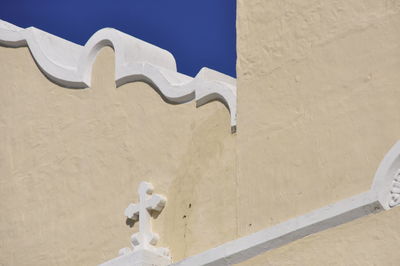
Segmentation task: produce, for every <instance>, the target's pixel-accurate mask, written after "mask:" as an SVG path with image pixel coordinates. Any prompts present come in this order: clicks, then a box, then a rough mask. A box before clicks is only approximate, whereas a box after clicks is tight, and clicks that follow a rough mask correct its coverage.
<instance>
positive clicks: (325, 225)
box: [172, 141, 400, 266]
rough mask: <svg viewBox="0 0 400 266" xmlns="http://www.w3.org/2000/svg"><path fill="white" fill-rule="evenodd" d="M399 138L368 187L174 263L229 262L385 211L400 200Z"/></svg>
mask: <svg viewBox="0 0 400 266" xmlns="http://www.w3.org/2000/svg"><path fill="white" fill-rule="evenodd" d="M399 194H400V141H399V142H397V143H396V144H395V145H394V146H393V147H392V148H391V149H390V151H389V152H388V153H387V154H386V155H385V157H384V158H383V160H382V161H381V163H380V165H379V167H378V170H377V171H376V174H375V178H374V182H373V185H372V187H371V189H370V190H369V191H367V192H364V193H361V194H359V195H356V196H353V197H350V198H347V199H345V200H342V201H339V202H336V203H334V204H330V205H327V206H325V207H323V208H320V209H317V210H315V211H312V212H310V213H307V214H305V215H302V216H298V217H296V218H293V219H290V220H288V221H286V222H283V223H280V224H278V225H275V226H272V227H270V228H266V229H264V230H261V231H258V232H256V233H253V234H251V235H248V236H245V237H242V238H238V239H236V240H233V241H231V242H227V243H225V244H223V245H220V246H218V247H216V248H213V249H210V250H207V251H205V252H203V253H200V254H198V255H195V256H192V257H189V258H186V259H184V260H182V261H180V262H176V263H174V264H172V265H175V266H186V265H187V266H189V265H190V266H200V265H208V266H211V265H213V266H217V265H218V266H220V265H233V264H237V263H240V262H243V261H245V260H248V259H250V258H252V257H255V256H257V255H259V254H261V253H264V252H267V251H269V250H271V249H275V248H278V247H280V246H283V245H285V244H288V243H290V242H293V241H295V240H297V239H300V238H303V237H305V236H307V235H310V234H314V233H318V232H320V231H323V230H326V229H329V228H332V227H335V226H338V225H340V224H343V223H346V222H349V221H352V220H354V219H357V218H360V217H363V216H366V215H368V214H371V213H377V212H380V211H383V210H388V209H390V208H392V207H394V206H396V205H398V204H399V203H400V196H399Z"/></svg>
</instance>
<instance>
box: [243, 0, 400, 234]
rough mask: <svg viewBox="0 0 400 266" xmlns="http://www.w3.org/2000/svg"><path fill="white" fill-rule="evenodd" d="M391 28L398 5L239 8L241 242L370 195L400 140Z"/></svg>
mask: <svg viewBox="0 0 400 266" xmlns="http://www.w3.org/2000/svg"><path fill="white" fill-rule="evenodd" d="M399 25H400V1H358V0H352V1H348V0H343V1H281V0H277V1H264V0H258V1H256V0H253V1H247V0H239V1H238V19H237V26H238V29H237V30H238V134H237V145H238V146H237V156H238V157H237V161H238V164H237V167H238V175H237V180H238V190H239V196H238V199H239V200H238V217H239V218H238V219H239V220H238V225H239V229H238V230H239V234H240V235H246V234H248V233H250V232H253V231H256V230H259V229H261V228H264V227H266V226H270V225H273V224H276V223H277V222H280V221H284V220H287V219H288V218H291V217H294V216H297V215H301V214H304V213H306V212H309V211H311V210H313V209H316V208H318V207H322V206H324V205H327V204H329V203H332V202H335V201H338V200H340V199H344V198H346V197H349V196H352V195H355V194H357V193H360V192H364V191H367V190H368V189H369V187H370V186H371V183H372V179H373V176H374V173H375V170H376V169H377V167H378V164H379V163H380V161H381V160H382V158H383V156H384V155H385V153H386V152H388V150H389V149H390V148H391V146H392V145H393V144H394V143H395V142H396V141H397V140H398V139H400V112H399V107H398V100H399V99H400V90H399V87H400V74H399V73H400V27H399ZM251 206H254V207H251ZM250 224H251V226H250Z"/></svg>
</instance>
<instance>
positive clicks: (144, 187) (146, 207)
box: [120, 182, 169, 256]
mask: <svg viewBox="0 0 400 266" xmlns="http://www.w3.org/2000/svg"><path fill="white" fill-rule="evenodd" d="M153 190H154V188H153V185H152V184H150V183H147V182H141V183H140V185H139V189H138V193H139V203H137V204H133V203H131V204H129V206H128V207H127V208H126V209H125V216H126V217H127V218H129V219H131V220H133V221H135V222H136V221H138V220H139V232H138V233H135V234H133V235H132V237H131V242H132V245H133V251H136V250H149V251H153V252H156V253H157V254H159V255H162V256H169V251H168V249H165V248H157V247H155V245H156V244H157V241H158V239H159V237H158V235H157V234H156V233H154V232H153V231H152V229H151V221H150V218H151V217H153V218H155V217H157V216H158V214H160V212H161V211H162V210H163V208H164V206H165V203H166V202H167V199H166V198H165V197H163V196H161V195H158V194H153ZM129 252H130V250H129V249H126V248H125V249H122V250H120V253H122V254H126V253H129Z"/></svg>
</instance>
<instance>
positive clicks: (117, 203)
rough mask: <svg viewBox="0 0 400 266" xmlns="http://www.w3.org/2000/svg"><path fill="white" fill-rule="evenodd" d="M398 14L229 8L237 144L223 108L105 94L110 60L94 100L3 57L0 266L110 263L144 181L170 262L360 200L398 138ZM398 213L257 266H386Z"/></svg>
mask: <svg viewBox="0 0 400 266" xmlns="http://www.w3.org/2000/svg"><path fill="white" fill-rule="evenodd" d="M399 11H400V3H399V1H372V0H371V1H356V0H354V1H345V0H340V1H285V0H284V1H282V0H273V1H264V0H259V1H256V0H251V1H247V0H238V20H237V32H238V66H237V69H238V130H237V133H236V134H235V135H231V134H230V130H229V128H230V125H229V114H228V112H227V111H226V109H225V107H224V106H223V105H221V104H220V103H217V102H214V103H211V104H207V105H205V106H202V107H201V108H198V109H196V107H195V104H194V103H188V104H184V105H170V104H167V103H165V102H163V101H162V99H161V98H160V97H159V95H158V94H157V93H155V92H154V90H153V89H151V88H150V87H149V86H148V85H146V84H144V83H130V84H126V85H123V86H121V87H119V88H115V85H114V76H113V73H114V63H113V62H114V59H113V55H114V54H113V51H112V50H111V49H109V48H106V49H103V50H102V52H101V53H100V54H99V56H98V57H97V60H96V63H95V67H94V73H93V78H94V80H93V84H92V87H91V88H89V89H85V90H74V89H67V88H61V87H59V86H58V85H56V84H54V83H52V82H50V81H49V80H47V79H46V78H45V77H44V75H43V74H42V73H41V72H40V71H39V70H38V68H37V66H36V65H35V64H34V61H33V59H32V57H31V55H30V54H29V51H28V49H26V48H18V49H14V48H4V47H0V62H2V64H0V79H1V81H2V82H1V83H0V122H1V123H0V127H1V129H0V136H1V137H0V145H1V146H0V173H1V178H0V182H1V183H0V184H1V185H0V217H1V218H0V247H1V256H0V264H4V265H95V264H97V263H100V262H103V261H105V260H108V259H111V258H113V257H114V256H116V255H117V252H118V250H119V249H120V248H122V247H125V246H127V245H128V243H129V237H130V234H131V233H133V231H134V230H136V229H137V226H135V228H134V229H130V228H128V227H127V226H126V225H125V224H124V223H125V220H124V217H123V211H124V209H125V207H126V206H127V204H128V203H129V202H132V201H136V188H137V185H138V183H139V182H140V181H142V180H147V181H151V182H152V183H153V184H154V185H155V188H156V192H158V193H162V194H164V195H166V196H167V197H168V202H167V207H166V208H165V210H164V212H163V213H162V214H161V215H160V217H159V219H158V220H157V221H156V222H155V226H154V227H155V231H156V232H158V233H159V234H160V236H161V243H160V245H161V246H168V247H170V248H171V250H172V254H173V259H174V261H177V260H180V259H182V258H184V257H187V256H190V255H194V254H196V253H199V252H201V251H205V250H207V249H209V248H212V247H215V246H216V245H219V244H222V243H224V242H226V241H228V240H231V239H234V238H236V237H239V236H243V235H247V234H249V233H251V232H255V231H257V230H259V229H262V228H265V227H268V226H271V225H274V224H277V223H279V222H281V221H284V220H287V219H289V218H292V217H295V216H297V215H301V214H304V213H306V212H309V211H311V210H313V209H316V208H318V207H322V206H324V205H327V204H329V203H333V202H335V201H337V200H340V199H344V198H346V197H349V196H352V195H354V194H357V193H359V192H363V191H367V190H368V189H369V187H370V185H371V183H372V179H373V175H374V172H375V170H376V168H377V166H378V164H379V162H380V160H381V159H382V158H383V156H384V154H385V153H386V152H387V151H388V150H389V148H390V147H391V146H392V145H393V144H394V143H395V141H397V140H398V139H399V136H400V123H399V122H400V113H399V110H398V104H397V102H398V99H400V91H399V85H400V75H399V70H400V27H398V25H400V24H399V23H400V14H399ZM189 205H190V206H191V207H190V208H189ZM398 212H399V211H398V210H397V209H395V210H392V211H389V212H386V213H382V214H379V215H378V216H371V217H367V218H364V219H360V220H357V221H354V222H352V223H349V224H346V225H343V226H341V227H338V228H334V229H331V230H328V231H326V232H322V233H320V234H316V235H315V236H312V237H308V238H306V239H303V240H300V241H298V242H295V243H293V244H290V245H288V246H287V247H282V248H280V249H277V250H276V251H272V252H268V253H266V254H265V255H262V256H260V257H257V258H255V259H254V260H253V262H254V263H256V262H260V263H261V264H260V265H263V263H264V262H265V263H264V264H266V263H268V262H269V263H270V264H271V265H285V263H289V264H288V265H301V264H302V262H304V263H303V265H310V264H313V263H314V265H318V263H319V264H321V262H323V263H328V265H329V263H331V264H334V265H335V263H336V265H337V263H338V257H339V256H344V257H343V258H340V260H339V262H342V261H343V263H344V264H346V263H347V262H348V264H350V265H354V264H355V263H362V262H363V261H362V258H361V259H360V256H362V255H363V254H365V253H363V252H364V251H363V245H365V250H366V251H365V252H370V251H371V250H372V249H374V247H375V248H376V250H374V252H376V253H378V251H380V252H381V253H379V254H387V256H391V257H390V258H388V260H387V261H388V263H389V265H390V263H391V262H393V261H395V259H396V257H397V256H398V255H396V253H391V252H388V250H392V246H389V245H392V243H394V242H395V240H396V239H397V238H398V234H399V233H398V232H397V231H396V229H395V227H394V226H393V227H389V226H387V227H380V225H381V222H382V224H384V225H395V224H394V223H395V221H396V220H397V219H398V217H397V216H398V215H397V213H398ZM359 228H360V229H359ZM385 228H386V229H385ZM360 230H361V231H360ZM364 230H365V231H368V232H371V233H369V234H367V235H363V234H362V232H363V231H364ZM373 232H379V234H378V233H376V234H375V233H373ZM342 233H343V234H345V235H343V236H342V237H343V238H341V235H340V234H342ZM346 235H347V236H346ZM321 239H322V240H321ZM341 239H344V240H341ZM385 239H392V240H390V241H386V240H385ZM357 241H362V242H363V244H359V243H355V242H357ZM385 241H386V242H385ZM299 243H300V244H299ZM302 243H303V244H302ZM304 243H306V244H304ZM335 243H336V244H335ZM331 247H334V248H333V249H332V250H331V249H330V248H331ZM352 248H354V249H355V250H357V252H356V253H354V254H353V253H351V252H350V251H349V250H350V249H352ZM324 251H326V252H329V253H328V255H327V256H326V260H325V257H324V256H323V255H324ZM342 251H343V252H342ZM22 254H23V255H22ZM372 254H374V253H372ZM291 256H297V257H296V259H293V260H286V261H285V257H291ZM371 256H372V255H370V253H368V254H367V255H365V257H366V258H367V259H368V258H371ZM380 256H383V255H380ZM314 257H315V258H314ZM355 257H357V258H358V259H360V260H358V261H357V260H355ZM371 261H375V260H374V259H372V260H371ZM292 262H293V263H292ZM249 263H250V264H248V265H251V263H252V262H249ZM290 263H292V264H290ZM339 265H340V264H339Z"/></svg>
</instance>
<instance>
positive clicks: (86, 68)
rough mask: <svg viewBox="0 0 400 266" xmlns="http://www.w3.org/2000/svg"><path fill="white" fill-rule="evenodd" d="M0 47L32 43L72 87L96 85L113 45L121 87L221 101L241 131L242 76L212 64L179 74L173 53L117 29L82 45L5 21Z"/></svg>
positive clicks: (45, 65)
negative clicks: (96, 73)
mask: <svg viewBox="0 0 400 266" xmlns="http://www.w3.org/2000/svg"><path fill="white" fill-rule="evenodd" d="M0 45H3V46H8V47H21V46H27V47H28V48H29V49H30V51H31V53H32V56H33V58H34V59H35V61H36V63H37V65H38V66H39V67H40V69H41V70H42V72H43V73H44V74H45V75H46V76H47V77H48V78H49V79H50V80H52V81H53V82H55V83H57V84H58V85H60V86H63V87H67V88H86V87H90V84H91V76H92V66H93V62H94V60H95V58H96V56H97V54H98V53H99V51H100V50H101V48H103V47H105V46H110V47H112V48H113V49H114V52H115V82H116V85H117V86H121V85H123V84H125V83H128V82H134V81H144V82H147V83H148V84H150V85H151V86H152V87H154V88H155V89H156V90H158V91H159V93H160V94H161V96H162V97H163V99H164V100H165V101H166V102H169V103H174V104H181V103H186V102H190V101H192V100H195V101H196V103H197V106H201V105H203V104H205V103H208V102H210V101H214V100H217V101H221V102H222V103H223V104H224V105H225V106H226V107H227V108H228V110H229V112H230V116H231V119H230V123H231V131H232V133H233V132H235V131H236V79H234V78H232V77H230V76H227V75H225V74H222V73H220V72H217V71H215V70H212V69H208V68H202V69H201V70H200V72H199V73H198V74H197V75H196V77H194V78H192V77H189V76H187V75H184V74H182V73H179V72H177V68H176V62H175V59H174V57H173V55H172V54H171V53H170V52H168V51H166V50H164V49H161V48H159V47H157V46H154V45H152V44H149V43H147V42H144V41H142V40H140V39H137V38H135V37H133V36H130V35H128V34H125V33H123V32H120V31H118V30H116V29H112V28H104V29H101V30H99V31H97V32H96V33H95V34H93V35H92V37H90V39H89V40H88V41H87V43H86V44H85V45H84V46H81V45H78V44H75V43H72V42H70V41H67V40H64V39H62V38H59V37H57V36H54V35H52V34H50V33H47V32H44V31H42V30H39V29H37V28H35V27H29V28H26V29H24V28H20V27H17V26H15V25H13V24H10V23H8V22H6V21H3V20H0Z"/></svg>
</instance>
